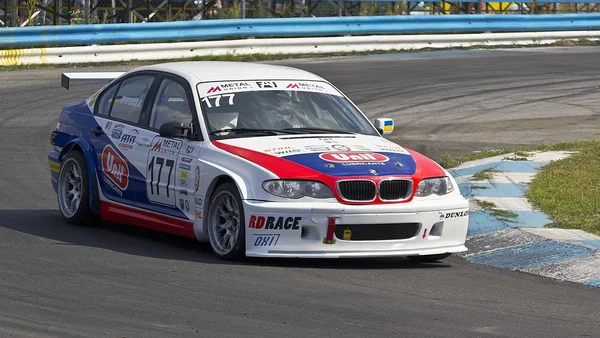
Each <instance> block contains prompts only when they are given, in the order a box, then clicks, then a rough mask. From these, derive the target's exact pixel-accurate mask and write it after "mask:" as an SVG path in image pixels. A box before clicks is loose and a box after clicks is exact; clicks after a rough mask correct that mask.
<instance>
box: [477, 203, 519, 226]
mask: <svg viewBox="0 0 600 338" xmlns="http://www.w3.org/2000/svg"><path fill="white" fill-rule="evenodd" d="M475 203H477V205H478V206H479V207H480V208H481V209H483V210H488V211H490V215H492V216H494V217H498V219H499V220H501V221H505V222H511V223H515V222H516V221H515V218H517V217H519V215H517V214H516V213H514V212H512V211H510V210H502V209H498V208H497V207H496V204H495V203H494V202H488V201H482V200H478V199H475Z"/></svg>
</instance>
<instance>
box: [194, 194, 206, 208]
mask: <svg viewBox="0 0 600 338" xmlns="http://www.w3.org/2000/svg"><path fill="white" fill-rule="evenodd" d="M203 201H204V196H196V197H194V205H195V206H196V208H200V207H202V202H203Z"/></svg>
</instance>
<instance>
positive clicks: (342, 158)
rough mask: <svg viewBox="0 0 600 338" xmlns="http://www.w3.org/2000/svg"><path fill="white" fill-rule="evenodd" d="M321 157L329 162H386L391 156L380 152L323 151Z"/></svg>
mask: <svg viewBox="0 0 600 338" xmlns="http://www.w3.org/2000/svg"><path fill="white" fill-rule="evenodd" d="M319 157H320V158H321V159H323V160H325V161H328V162H334V163H341V164H348V163H357V164H375V165H377V164H384V163H385V162H387V161H389V160H390V158H389V157H387V156H385V155H383V154H378V153H371V152H345V153H323V154H320V155H319Z"/></svg>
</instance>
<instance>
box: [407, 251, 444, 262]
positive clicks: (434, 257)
mask: <svg viewBox="0 0 600 338" xmlns="http://www.w3.org/2000/svg"><path fill="white" fill-rule="evenodd" d="M450 255H452V254H451V253H444V254H439V255H424V256H408V259H410V260H413V261H415V262H421V263H435V262H439V261H441V260H443V259H446V258H448V257H450Z"/></svg>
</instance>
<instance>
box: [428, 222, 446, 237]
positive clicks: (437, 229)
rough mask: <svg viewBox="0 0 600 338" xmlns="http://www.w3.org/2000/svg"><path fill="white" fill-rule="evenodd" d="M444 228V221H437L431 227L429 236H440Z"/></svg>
mask: <svg viewBox="0 0 600 338" xmlns="http://www.w3.org/2000/svg"><path fill="white" fill-rule="evenodd" d="M443 230H444V222H437V223H435V224H434V225H433V226H432V227H431V231H429V237H441V236H442V231H443Z"/></svg>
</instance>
